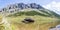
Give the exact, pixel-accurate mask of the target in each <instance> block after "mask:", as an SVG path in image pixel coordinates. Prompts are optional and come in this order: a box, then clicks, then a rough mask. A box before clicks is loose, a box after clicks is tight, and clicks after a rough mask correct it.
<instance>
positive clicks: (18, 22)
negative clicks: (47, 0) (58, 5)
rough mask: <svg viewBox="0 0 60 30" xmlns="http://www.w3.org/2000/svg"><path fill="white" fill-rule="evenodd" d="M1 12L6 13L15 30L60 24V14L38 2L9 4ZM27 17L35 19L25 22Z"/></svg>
mask: <svg viewBox="0 0 60 30" xmlns="http://www.w3.org/2000/svg"><path fill="white" fill-rule="evenodd" d="M0 12H2V14H4V16H5V15H6V19H7V21H8V22H9V23H10V24H11V27H10V28H12V29H13V30H48V29H50V28H51V27H55V26H56V25H58V24H60V19H59V18H60V15H58V14H57V13H55V12H53V11H50V10H48V9H45V8H44V7H42V6H41V5H39V4H36V3H31V4H24V3H17V4H13V5H8V6H7V7H5V8H3V9H2V11H0ZM25 18H31V19H33V20H34V23H28V24H25V23H23V22H22V21H23V20H24V19H25ZM6 29H8V28H6Z"/></svg>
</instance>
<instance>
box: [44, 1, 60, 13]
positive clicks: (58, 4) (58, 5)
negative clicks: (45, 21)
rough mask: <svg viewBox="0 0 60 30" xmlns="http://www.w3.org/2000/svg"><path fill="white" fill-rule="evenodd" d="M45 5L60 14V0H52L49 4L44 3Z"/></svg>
mask: <svg viewBox="0 0 60 30" xmlns="http://www.w3.org/2000/svg"><path fill="white" fill-rule="evenodd" d="M43 7H45V8H47V9H50V10H52V11H54V12H56V13H58V14H60V2H55V1H52V2H51V3H49V4H47V5H43Z"/></svg>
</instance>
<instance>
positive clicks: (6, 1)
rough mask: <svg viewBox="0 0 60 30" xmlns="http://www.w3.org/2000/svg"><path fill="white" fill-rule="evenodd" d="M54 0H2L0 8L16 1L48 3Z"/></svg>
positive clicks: (0, 0)
mask: <svg viewBox="0 0 60 30" xmlns="http://www.w3.org/2000/svg"><path fill="white" fill-rule="evenodd" d="M51 1H52V0H0V8H2V7H4V6H7V5H8V4H14V3H20V2H23V3H38V4H41V5H46V4H48V3H50V2H51Z"/></svg>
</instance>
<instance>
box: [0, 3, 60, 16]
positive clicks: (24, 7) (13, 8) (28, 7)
mask: <svg viewBox="0 0 60 30" xmlns="http://www.w3.org/2000/svg"><path fill="white" fill-rule="evenodd" d="M32 10H34V11H37V12H39V13H40V14H39V13H38V14H39V15H46V16H47V15H48V16H55V17H60V15H58V14H56V13H55V12H53V11H50V10H48V9H45V8H44V7H42V6H41V5H39V4H36V3H30V4H24V3H17V4H12V5H8V6H7V7H5V8H3V9H2V11H0V12H3V13H8V14H9V13H10V14H11V13H17V12H21V11H32ZM34 11H33V12H34ZM29 13H30V12H29ZM35 13H36V12H35Z"/></svg>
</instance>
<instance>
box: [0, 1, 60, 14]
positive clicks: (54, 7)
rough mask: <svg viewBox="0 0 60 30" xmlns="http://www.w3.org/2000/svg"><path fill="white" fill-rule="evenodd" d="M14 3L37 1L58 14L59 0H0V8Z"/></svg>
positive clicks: (59, 9)
mask: <svg viewBox="0 0 60 30" xmlns="http://www.w3.org/2000/svg"><path fill="white" fill-rule="evenodd" d="M16 3H37V4H40V5H41V6H43V7H44V8H46V9H49V10H52V11H54V12H56V13H58V14H60V6H59V5H60V0H27V1H26V0H0V9H2V8H4V7H6V6H7V5H10V4H16Z"/></svg>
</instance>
